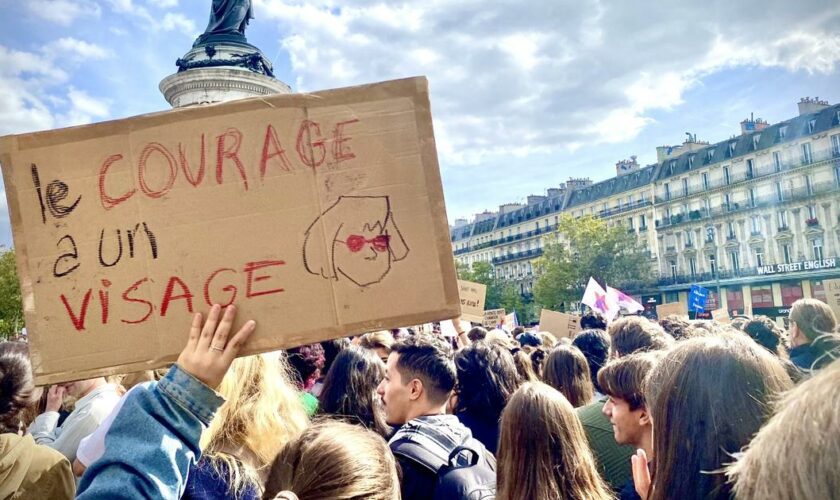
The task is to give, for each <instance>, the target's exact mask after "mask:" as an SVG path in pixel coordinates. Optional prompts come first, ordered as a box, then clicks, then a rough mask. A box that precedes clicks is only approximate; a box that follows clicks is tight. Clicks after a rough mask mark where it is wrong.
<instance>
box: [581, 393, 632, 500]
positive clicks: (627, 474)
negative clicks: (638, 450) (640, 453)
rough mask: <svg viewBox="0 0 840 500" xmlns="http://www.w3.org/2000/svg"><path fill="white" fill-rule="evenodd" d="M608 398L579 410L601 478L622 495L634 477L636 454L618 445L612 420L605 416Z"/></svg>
mask: <svg viewBox="0 0 840 500" xmlns="http://www.w3.org/2000/svg"><path fill="white" fill-rule="evenodd" d="M606 401H607V398H606V396H604V397H602V398H600V399H599V400H598V401H596V402H595V403H591V404H588V405H586V406H581V407H580V408H578V409H577V414H578V417H580V422H581V423H582V424H583V430H584V431H586V438H587V439H588V440H589V447H590V448H591V449H592V454H593V455H595V461H596V462H598V469H599V470H600V472H601V477H603V478H604V481H606V482H607V483H608V484H609V485H610V487H611V488H612V489H613V491H621V488H623V487H624V485H625V484H626V483H627V481H629V480H630V478H631V477H632V476H633V473H632V471H631V470H630V456H631V455H633V452H634V451H635V450H634V449H633V447H632V446H626V445H620V444H618V443H616V442H615V435H614V434H613V428H612V424H610V419H608V418H607V416H606V415H604V412H603V411H602V410H603V409H604V403H606Z"/></svg>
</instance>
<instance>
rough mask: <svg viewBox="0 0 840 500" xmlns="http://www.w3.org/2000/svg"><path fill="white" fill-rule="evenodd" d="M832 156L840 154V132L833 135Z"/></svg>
mask: <svg viewBox="0 0 840 500" xmlns="http://www.w3.org/2000/svg"><path fill="white" fill-rule="evenodd" d="M831 156H833V157H835V158H837V157H838V156H840V134H834V135H832V136H831Z"/></svg>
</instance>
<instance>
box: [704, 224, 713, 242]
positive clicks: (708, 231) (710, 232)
mask: <svg viewBox="0 0 840 500" xmlns="http://www.w3.org/2000/svg"><path fill="white" fill-rule="evenodd" d="M714 242H715V228H714V226H709V227H707V228H706V243H714Z"/></svg>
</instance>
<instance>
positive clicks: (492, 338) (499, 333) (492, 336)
mask: <svg viewBox="0 0 840 500" xmlns="http://www.w3.org/2000/svg"><path fill="white" fill-rule="evenodd" d="M484 340H485V341H487V342H492V343H494V344H497V345H500V346H502V347H504V348H505V349H513V348H514V347H519V343H518V342H516V341H515V340H513V339H511V338H510V335H508V334H507V333H505V331H504V330H498V329H494V330H490V331H489V332H487V336H486V337H485V338H484Z"/></svg>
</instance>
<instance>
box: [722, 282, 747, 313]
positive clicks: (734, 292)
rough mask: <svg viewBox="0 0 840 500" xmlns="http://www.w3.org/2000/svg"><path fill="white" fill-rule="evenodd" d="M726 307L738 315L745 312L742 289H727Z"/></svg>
mask: <svg viewBox="0 0 840 500" xmlns="http://www.w3.org/2000/svg"><path fill="white" fill-rule="evenodd" d="M726 307H727V308H728V309H729V310H730V311H733V312H735V313H736V314H740V313H743V312H744V291H743V290H742V289H741V287H737V288H727V289H726Z"/></svg>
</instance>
